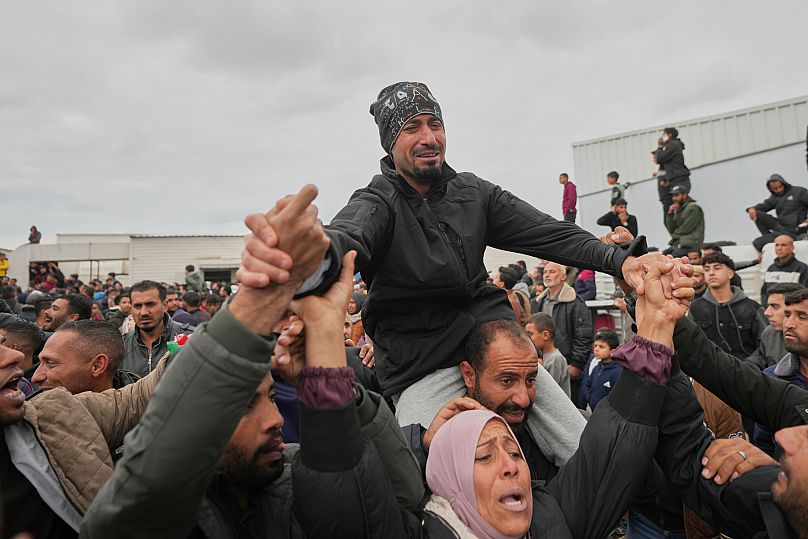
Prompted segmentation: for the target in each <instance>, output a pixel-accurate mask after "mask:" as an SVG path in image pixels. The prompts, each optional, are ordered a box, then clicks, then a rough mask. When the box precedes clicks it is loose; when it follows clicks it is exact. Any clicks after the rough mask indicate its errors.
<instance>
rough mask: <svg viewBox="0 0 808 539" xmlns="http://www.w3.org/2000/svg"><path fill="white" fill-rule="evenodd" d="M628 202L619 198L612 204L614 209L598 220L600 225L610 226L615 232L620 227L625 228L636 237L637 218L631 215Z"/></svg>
mask: <svg viewBox="0 0 808 539" xmlns="http://www.w3.org/2000/svg"><path fill="white" fill-rule="evenodd" d="M627 208H628V202H626V200H625V199H623V198H618V199H617V200H615V201H614V203H613V204H612V209H611V210H610V211H609V212H608V213H605V214H603V215H602V216H600V218H598V224H599V225H601V226H608V227H609V228H610V229H612V230H614V229H615V228H617V227H618V226H624V227H626V229H628V231H629V232H631V235H632V236H634V237H636V236H637V234H638V232H637V217H635V216H634V215H629V213H628V209H627Z"/></svg>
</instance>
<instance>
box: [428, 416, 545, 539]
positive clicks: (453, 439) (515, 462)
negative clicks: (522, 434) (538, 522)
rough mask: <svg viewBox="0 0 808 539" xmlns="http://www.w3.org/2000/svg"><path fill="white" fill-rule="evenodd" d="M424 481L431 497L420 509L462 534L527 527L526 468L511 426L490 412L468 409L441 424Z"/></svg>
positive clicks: (520, 531)
mask: <svg viewBox="0 0 808 539" xmlns="http://www.w3.org/2000/svg"><path fill="white" fill-rule="evenodd" d="M426 480H427V483H428V484H429V488H430V489H431V490H432V493H433V496H432V498H431V499H430V500H429V502H428V503H427V504H426V507H425V508H424V509H425V512H426V513H427V514H431V515H434V516H436V517H438V518H439V519H440V520H442V521H443V522H442V524H443V526H444V527H449V528H450V529H451V530H452V531H454V532H455V533H456V535H457V536H459V537H461V538H462V537H476V538H479V539H505V538H511V537H523V536H524V535H525V534H526V533H527V531H528V529H529V528H530V520H531V517H532V515H533V497H532V496H531V488H530V469H529V468H528V466H527V463H526V462H525V458H524V455H523V454H522V449H521V448H520V447H519V444H518V443H517V442H516V439H515V437H514V435H513V432H512V431H511V429H510V427H508V424H507V423H505V421H504V420H503V419H502V418H501V417H500V416H498V415H497V414H495V413H494V412H491V411H489V410H469V411H466V412H463V413H461V414H459V415H457V416H455V417H453V418H452V419H451V420H449V421H448V422H447V423H446V424H445V425H444V426H443V427H441V429H440V430H439V431H438V432H437V434H435V438H434V439H433V440H432V445H431V446H430V451H429V460H428V461H427V464H426ZM430 535H435V534H434V533H433V534H430Z"/></svg>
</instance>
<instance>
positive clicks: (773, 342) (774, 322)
mask: <svg viewBox="0 0 808 539" xmlns="http://www.w3.org/2000/svg"><path fill="white" fill-rule="evenodd" d="M801 288H804V287H803V286H802V285H799V284H797V283H777V284H773V285H771V286H770V287H769V305H768V306H767V307H766V310H765V311H763V314H764V316H765V317H766V318H767V319H768V320H769V325H768V326H766V329H764V330H763V332H762V333H761V334H760V340H759V342H758V346H757V348H756V349H755V351H754V352H752V354H751V355H750V356H749V357H747V358H746V361H747V362H749V363H751V364H752V365H754V366H755V367H757V368H758V369H760V370H763V369H765V368H767V367H770V366H772V365H774V364H775V363H777V362H778V361H780V360H781V359H783V356H785V355H786V343H785V341H784V340H783V319H784V318H785V316H784V308H785V295H786V294H788V293H789V292H795V291H797V290H799V289H801Z"/></svg>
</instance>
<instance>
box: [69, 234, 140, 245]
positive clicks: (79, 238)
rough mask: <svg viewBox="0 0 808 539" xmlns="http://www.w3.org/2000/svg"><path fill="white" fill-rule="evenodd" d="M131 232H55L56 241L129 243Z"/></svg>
mask: <svg viewBox="0 0 808 539" xmlns="http://www.w3.org/2000/svg"><path fill="white" fill-rule="evenodd" d="M130 237H131V234H56V243H129V238H130Z"/></svg>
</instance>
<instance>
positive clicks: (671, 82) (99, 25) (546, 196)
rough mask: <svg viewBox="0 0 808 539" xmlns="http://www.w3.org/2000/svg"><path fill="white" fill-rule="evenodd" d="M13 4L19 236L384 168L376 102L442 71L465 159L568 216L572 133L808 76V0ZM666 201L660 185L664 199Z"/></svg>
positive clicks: (160, 220) (456, 152)
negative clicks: (564, 180)
mask: <svg viewBox="0 0 808 539" xmlns="http://www.w3.org/2000/svg"><path fill="white" fill-rule="evenodd" d="M547 4H551V3H549V2H538V1H535V0H533V1H524V2H516V1H514V2H506V1H503V2H477V1H470V0H451V1H450V0H443V1H434V0H433V1H429V2H420V1H412V0H410V1H407V2H379V1H370V0H368V1H364V2H357V1H345V0H344V1H341V2H317V3H314V2H302V1H301V2H289V1H286V2H271V1H266V0H265V1H260V2H259V1H239V2H232V1H219V0H216V1H214V0H204V1H201V2H200V1H191V0H188V1H184V2H167V1H165V0H138V1H132V2H118V1H113V0H105V1H103V2H97V1H95V2H89V1H86V2H78V1H71V2H50V3H48V2H11V1H5V2H2V3H0V51H2V52H0V73H2V82H0V200H2V205H1V206H0V208H2V216H3V219H2V226H1V227H0V246H2V247H6V248H14V247H16V246H17V245H19V244H20V243H23V242H25V241H26V240H27V235H28V228H29V227H30V226H31V225H32V224H36V225H37V226H38V227H39V228H40V230H41V231H42V232H43V234H44V241H45V242H53V241H55V239H56V237H55V235H56V233H59V232H61V233H68V232H89V233H99V232H121V233H126V232H132V233H164V234H186V233H187V234H205V233H220V234H233V233H236V234H240V233H242V232H243V231H244V227H243V225H242V224H241V221H242V219H243V217H244V215H246V214H247V213H250V212H254V211H259V210H266V209H269V208H270V207H271V206H272V205H273V204H274V202H275V200H276V199H277V198H279V197H280V196H282V195H284V194H287V193H289V192H292V191H294V190H296V189H297V188H298V187H299V186H300V185H302V184H303V183H306V182H314V183H316V184H317V185H318V186H319V187H320V190H321V194H320V198H319V201H318V205H319V206H320V211H321V214H322V215H323V218H324V220H325V221H328V220H329V219H330V218H331V217H333V215H334V214H335V213H336V212H337V211H338V210H339V208H340V207H341V206H342V205H343V204H344V203H345V201H346V200H347V199H348V197H349V196H350V194H351V193H352V192H353V191H354V190H355V189H357V188H360V187H363V186H364V185H366V184H367V182H368V181H369V180H370V178H371V176H372V175H373V174H375V173H376V172H378V159H379V158H380V157H382V153H383V151H382V149H381V147H380V145H379V139H378V132H377V130H376V126H375V124H374V123H373V119H372V117H371V116H370V114H369V113H368V106H369V104H370V102H371V101H372V100H373V99H374V98H375V96H376V94H377V93H378V91H379V90H380V89H381V88H382V87H384V86H385V85H387V84H390V83H392V82H396V81H399V80H419V81H423V82H426V83H427V84H428V85H429V87H430V88H431V90H432V92H433V94H434V95H435V96H436V97H437V99H438V100H439V102H440V103H441V106H442V108H443V112H444V119H445V123H446V131H447V150H448V151H447V160H448V162H449V163H450V164H452V166H454V167H455V168H456V169H458V170H470V171H473V172H476V173H477V174H478V175H480V176H482V177H484V178H486V179H489V180H491V181H494V182H496V183H499V184H500V185H502V186H503V187H505V188H507V189H509V190H511V191H513V192H514V193H515V194H517V195H518V196H520V197H522V198H524V199H526V200H528V201H529V202H531V203H533V204H535V205H536V206H538V207H539V208H541V209H544V210H546V211H549V212H550V213H552V214H555V215H557V214H558V213H559V208H560V197H561V188H560V186H559V185H558V182H557V178H558V173H559V172H560V171H562V170H572V151H571V146H570V144H571V143H572V142H574V141H580V140H586V139H591V138H597V137H602V136H606V135H609V134H614V133H619V132H622V131H628V130H634V129H641V128H645V127H649V126H654V125H660V124H666V123H674V122H676V121H681V120H686V119H689V118H693V117H698V116H702V115H708V114H716V113H720V112H725V111H729V110H734V109H739V108H745V107H751V106H756V105H760V104H763V103H767V102H772V101H778V100H781V99H788V98H792V97H796V96H800V95H805V94H806V93H808V70H806V65H808V64H807V63H806V58H805V51H806V42H807V41H808V37H807V36H808V33H806V31H805V21H806V20H808V2H806V1H805V0H791V1H783V2H774V3H766V4H764V3H761V2H758V1H754V2H752V1H735V2H704V1H678V2H648V1H642V2H640V1H635V2H605V1H589V2H554V3H552V5H547ZM653 202H654V203H655V201H653Z"/></svg>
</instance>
